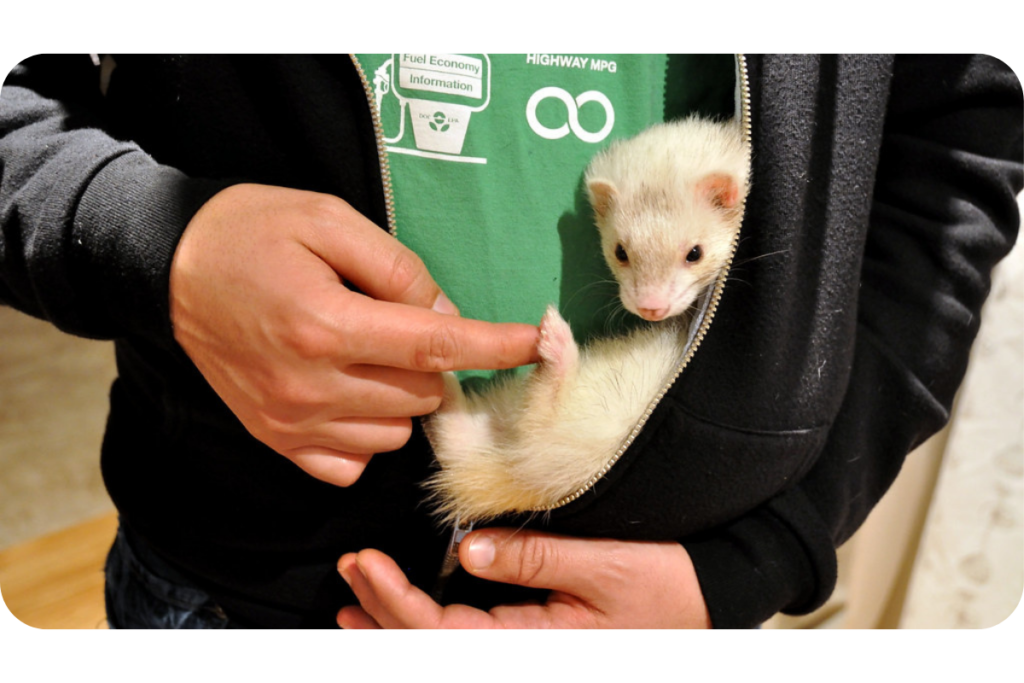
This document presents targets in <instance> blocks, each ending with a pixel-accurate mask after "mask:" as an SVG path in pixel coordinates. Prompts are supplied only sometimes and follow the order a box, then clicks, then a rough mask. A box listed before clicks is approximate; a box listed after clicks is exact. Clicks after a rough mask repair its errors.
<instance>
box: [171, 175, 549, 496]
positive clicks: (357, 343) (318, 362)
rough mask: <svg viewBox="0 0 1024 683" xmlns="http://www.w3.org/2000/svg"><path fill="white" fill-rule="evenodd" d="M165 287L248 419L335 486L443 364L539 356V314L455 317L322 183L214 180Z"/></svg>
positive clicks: (476, 364)
mask: <svg viewBox="0 0 1024 683" xmlns="http://www.w3.org/2000/svg"><path fill="white" fill-rule="evenodd" d="M349 283H350V284H351V285H353V286H354V287H355V288H358V289H359V290H361V291H362V292H363V294H360V293H357V292H355V291H352V290H351V289H349V288H348V287H347V286H346V285H347V284H349ZM170 290H171V301H170V305H171V322H172V324H173V326H174V336H175V339H176V340H177V342H178V343H179V344H180V345H181V347H182V348H183V349H184V350H185V353H186V354H187V355H188V356H189V358H191V359H192V361H193V362H194V363H195V365H196V367H198V368H199V370H200V372H202V374H203V376H204V377H205V378H206V380H207V381H208V382H209V384H210V385H211V386H212V387H213V389H214V390H215V391H216V392H217V394H218V395H219V396H220V397H221V398H222V399H223V400H224V402H225V403H226V404H227V406H228V407H229V408H230V409H231V411H232V412H233V413H234V414H235V415H236V416H237V417H238V419H239V420H240V421H241V422H242V424H243V425H244V426H245V427H246V429H248V430H249V432H250V433H251V434H252V435H253V436H255V437H256V438H257V439H259V440H260V441H262V442H263V443H265V444H267V445H268V446H270V448H272V449H274V450H275V451H277V452H278V453H280V454H281V455H284V456H285V457H287V458H289V459H290V460H292V461H293V462H295V464H297V465H298V466H299V467H301V468H302V469H303V470H305V471H306V472H308V473H309V474H311V475H312V476H314V477H317V478H318V479H322V480H324V481H327V482H330V483H333V484H337V485H340V486H347V485H350V484H352V483H353V482H355V481H356V480H357V479H358V478H359V476H360V475H361V474H362V472H363V469H364V468H365V466H366V463H367V462H368V461H369V459H370V457H371V456H372V455H373V454H376V453H384V452H388V451H393V450H396V449H398V448H400V447H401V446H402V445H403V444H405V442H406V441H407V440H408V439H409V436H410V434H411V431H412V420H411V418H412V417H413V416H418V415H426V414H428V413H430V412H432V411H434V410H435V409H436V408H437V407H438V405H439V404H440V401H441V396H442V391H443V382H442V379H441V375H440V374H439V373H440V372H442V371H446V370H460V369H471V368H477V369H498V368H511V367H515V366H518V365H524V364H527V363H532V362H535V361H536V356H535V349H536V344H537V335H538V332H537V328H536V327H533V326H530V325H519V324H511V323H509V324H490V323H486V322H481V321H476V320H469V319H463V318H460V317H458V310H457V309H456V308H455V306H454V305H453V304H452V303H451V302H450V301H449V300H448V299H447V297H445V296H444V294H443V293H442V292H441V290H440V288H439V287H438V286H437V284H436V283H435V282H434V280H433V279H432V278H431V277H430V274H429V273H428V272H427V269H426V267H425V266H424V265H423V262H422V261H421V260H420V259H419V258H418V257H417V256H416V255H415V254H414V253H413V252H412V251H410V250H409V249H408V248H406V247H405V246H403V245H402V244H401V243H400V242H398V240H396V239H394V237H392V236H391V235H389V234H388V233H387V232H385V231H383V230H381V229H380V228H379V227H377V226H376V225H374V224H373V223H372V222H371V221H369V220H368V219H367V218H365V217H364V216H362V215H361V214H360V213H359V212H357V211H356V210H355V209H353V208H352V207H351V206H349V205H348V204H347V203H346V202H344V201H342V200H341V199H338V198H337V197H333V196H330V195H324V194H318V193H313V192H304V191H299V190H292V189H286V188H279V187H269V186H262V185H235V186H232V187H229V188H227V189H225V190H223V191H221V192H219V193H218V194H216V195H215V196H214V197H213V198H211V199H210V200H209V201H208V202H207V203H206V204H204V205H203V206H202V208H200V210H199V211H198V212H197V213H196V215H195V216H194V217H193V219H192V220H191V222H190V223H189V224H188V226H187V228H186V229H185V232H184V234H183V235H182V238H181V241H180V243H179V245H178V248H177V251H176V252H175V256H174V260H173V262H172V265H171V281H170ZM431 309H433V310H431Z"/></svg>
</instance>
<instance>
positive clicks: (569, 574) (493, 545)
mask: <svg viewBox="0 0 1024 683" xmlns="http://www.w3.org/2000/svg"><path fill="white" fill-rule="evenodd" d="M598 545H600V541H594V540H593V539H586V540H584V539H577V538H571V537H568V536H558V535H556V534H547V533H543V532H539V531H530V530H508V529H485V530H482V531H476V532H473V533H471V534H469V535H468V536H466V538H465V539H464V540H463V541H462V543H461V544H460V545H459V560H460V561H461V563H462V566H463V567H464V568H465V569H466V571H468V572H469V573H470V574H473V575H474V576H478V577H480V578H482V579H487V580H489V581H498V582H501V583H512V584H516V585H519V586H527V587H529V588H546V589H549V590H556V591H564V592H567V593H571V594H572V595H575V596H577V597H580V598H584V599H587V598H590V597H595V596H597V595H598V594H599V593H600V590H599V586H597V585H596V584H595V583H594V582H593V581H592V579H591V576H592V574H593V567H594V564H595V561H596V560H597V559H598V558H597V555H599V554H600V552H601V551H600V549H599V548H598V547H597V546H598Z"/></svg>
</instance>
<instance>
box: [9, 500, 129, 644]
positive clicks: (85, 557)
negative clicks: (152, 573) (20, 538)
mask: <svg viewBox="0 0 1024 683" xmlns="http://www.w3.org/2000/svg"><path fill="white" fill-rule="evenodd" d="M116 533H117V516H116V515H115V514H113V513H111V514H109V515H104V516H102V517H98V518H96V519H94V520H91V521H88V522H85V523H83V524H78V525H76V526H73V527H70V528H68V529H64V530H63V531H58V532H56V533H53V534H48V535H46V536H42V537H40V538H37V539H33V540H30V541H26V542H24V543H20V544H18V545H14V546H11V547H9V548H6V549H4V550H2V551H0V593H2V594H3V599H4V602H5V603H6V604H7V609H9V610H10V611H11V613H12V614H13V615H14V616H15V617H17V618H18V619H19V620H21V621H22V622H23V623H25V624H28V625H29V626H34V627H36V628H57V629H78V628H86V629H96V628H106V619H107V617H106V612H105V610H104V607H103V563H104V561H105V560H106V556H107V551H108V550H109V549H110V544H111V543H112V542H113V540H114V535H115V534H116Z"/></svg>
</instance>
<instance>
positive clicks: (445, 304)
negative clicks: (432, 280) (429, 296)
mask: <svg viewBox="0 0 1024 683" xmlns="http://www.w3.org/2000/svg"><path fill="white" fill-rule="evenodd" d="M434 310H435V311H437V312H438V313H443V314H444V315H458V314H459V309H457V308H456V307H455V304H453V303H452V302H451V301H450V300H449V299H448V297H446V296H445V295H444V292H441V293H440V294H438V295H437V298H436V299H434Z"/></svg>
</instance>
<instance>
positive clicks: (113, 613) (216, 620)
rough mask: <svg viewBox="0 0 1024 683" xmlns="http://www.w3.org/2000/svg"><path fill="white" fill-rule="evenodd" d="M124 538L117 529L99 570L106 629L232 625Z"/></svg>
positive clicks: (196, 592)
mask: <svg viewBox="0 0 1024 683" xmlns="http://www.w3.org/2000/svg"><path fill="white" fill-rule="evenodd" d="M128 535H129V534H126V533H125V530H124V528H123V527H122V528H119V529H118V530H117V538H115V539H114V545H113V546H112V547H111V548H110V553H109V554H108V555H107V564H106V567H105V569H104V572H105V574H106V588H105V591H104V597H105V600H106V607H107V624H108V625H109V626H110V628H115V629H126V628H233V627H234V625H233V624H232V623H231V621H230V620H229V619H228V617H227V615H225V614H224V611H223V610H222V609H221V608H220V607H219V606H218V605H217V603H216V602H214V601H213V599H212V598H210V596H209V595H207V594H206V593H205V592H203V591H202V590H200V589H199V588H197V587H196V586H194V585H191V584H190V583H189V582H188V581H187V580H186V579H184V578H183V577H181V576H180V575H178V573H177V572H175V571H174V570H173V569H171V568H170V567H168V566H167V565H166V564H165V563H164V562H163V561H162V560H161V559H160V558H158V557H156V556H155V555H154V554H153V552H152V551H149V550H148V549H146V548H145V547H144V546H143V544H142V542H140V541H135V542H134V543H129V539H128V538H127V536H128ZM133 546H134V547H133ZM167 577H173V578H167Z"/></svg>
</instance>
